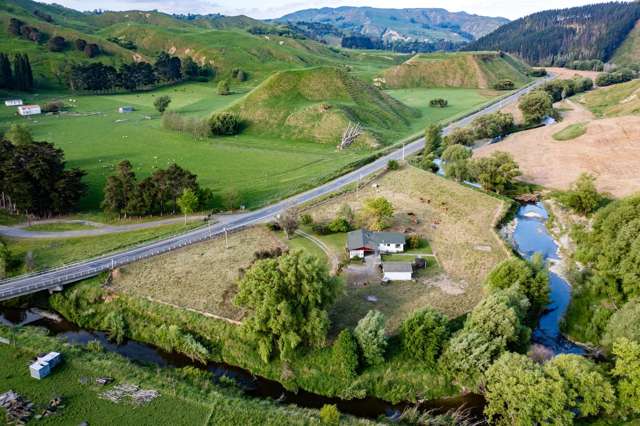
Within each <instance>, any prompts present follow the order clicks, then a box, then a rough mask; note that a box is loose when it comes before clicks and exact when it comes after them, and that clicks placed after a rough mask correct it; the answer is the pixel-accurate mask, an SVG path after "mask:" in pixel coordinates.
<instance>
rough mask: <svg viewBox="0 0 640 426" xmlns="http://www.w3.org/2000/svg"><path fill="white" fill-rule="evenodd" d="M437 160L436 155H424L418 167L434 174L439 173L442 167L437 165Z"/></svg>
mask: <svg viewBox="0 0 640 426" xmlns="http://www.w3.org/2000/svg"><path fill="white" fill-rule="evenodd" d="M435 159H436V156H435V154H434V153H430V154H427V155H423V156H422V159H421V160H420V163H419V164H418V166H419V167H420V168H421V169H422V170H426V171H428V172H432V173H437V172H438V170H440V167H439V166H438V165H437V164H436V162H435Z"/></svg>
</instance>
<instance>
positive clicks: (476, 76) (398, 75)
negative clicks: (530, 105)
mask: <svg viewBox="0 0 640 426" xmlns="http://www.w3.org/2000/svg"><path fill="white" fill-rule="evenodd" d="M527 71H528V69H527V66H526V65H524V64H523V63H522V62H520V61H518V60H517V59H515V58H513V57H511V56H509V55H505V54H499V53H495V52H470V53H435V54H419V55H416V56H414V57H413V58H411V59H409V60H408V61H406V62H405V63H403V64H401V65H398V66H396V67H393V68H389V69H388V70H386V71H385V72H384V73H383V79H384V83H385V86H386V87H388V88H393V89H400V88H413V87H465V88H480V89H487V88H492V87H493V85H494V84H495V83H497V82H498V81H500V80H504V79H507V80H511V81H513V83H514V84H515V85H516V86H521V85H523V84H525V83H526V82H528V81H529V78H528V77H527Z"/></svg>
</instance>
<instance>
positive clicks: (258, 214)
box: [0, 76, 554, 301]
mask: <svg viewBox="0 0 640 426" xmlns="http://www.w3.org/2000/svg"><path fill="white" fill-rule="evenodd" d="M550 78H554V76H550V77H547V78H545V79H541V80H538V81H537V82H535V83H533V84H531V85H529V86H526V87H524V88H522V89H520V90H518V91H517V92H515V93H513V94H512V95H510V96H508V97H506V98H504V99H502V100H500V101H497V102H495V103H493V104H490V105H488V106H486V107H484V108H482V109H480V110H478V111H477V112H475V113H472V114H470V115H468V116H466V117H464V118H461V119H459V120H457V121H455V122H453V123H452V124H450V125H449V126H447V127H446V128H445V129H444V131H443V133H444V134H445V135H446V134H448V133H449V132H451V131H452V130H454V129H455V128H459V127H464V126H467V125H469V124H470V123H471V122H472V121H473V120H474V119H476V118H477V117H479V116H482V115H485V114H488V113H493V112H496V111H500V110H501V109H502V108H504V107H505V106H507V105H510V104H512V103H514V102H516V101H517V100H518V99H519V98H520V96H522V95H524V94H526V93H528V92H530V91H531V90H533V89H535V88H536V87H538V86H540V85H541V84H544V83H545V82H546V81H548V79H550ZM423 147H424V138H420V139H417V140H415V141H414V142H411V143H408V144H406V145H404V146H403V147H402V148H398V149H396V150H395V151H392V152H391V153H389V154H387V155H384V156H382V157H380V158H378V159H377V160H375V161H373V162H371V163H369V164H366V165H364V166H362V167H361V168H359V169H357V170H354V171H352V172H350V173H347V174H345V175H343V176H340V177H339V178H336V179H334V180H333V181H330V182H327V183H325V184H323V185H320V186H318V187H316V188H314V189H311V190H309V191H306V192H303V193H300V194H297V195H294V196H292V197H290V198H288V199H285V200H283V201H280V202H277V203H275V204H272V205H270V206H267V207H263V208H261V209H259V210H256V211H253V212H249V213H245V214H242V215H238V216H237V218H233V219H231V220H229V221H228V222H226V223H216V224H213V225H208V226H204V227H200V228H197V229H194V230H191V231H189V232H186V233H184V234H180V235H176V236H172V237H169V238H165V239H162V240H158V241H154V242H150V243H145V244H142V245H140V246H136V247H132V248H129V249H126V250H123V251H120V252H116V253H110V254H107V255H105V256H101V257H98V258H94V259H88V260H84V261H80V262H77V263H74V264H71V265H66V266H63V267H60V268H55V269H50V270H45V271H42V272H39V273H35V274H30V275H23V276H19V277H16V278H12V279H10V280H3V281H0V301H1V300H7V299H12V298H15V297H19V296H22V295H26V294H31V293H35V292H38V291H42V290H50V291H51V290H60V289H62V287H63V286H64V285H65V284H69V283H73V282H77V281H80V280H83V279H86V278H90V277H93V276H96V275H99V274H100V273H102V272H105V271H108V270H111V269H113V268H115V267H118V266H122V265H126V264H128V263H132V262H135V261H138V260H141V259H146V258H149V257H152V256H156V255H159V254H162V253H166V252H169V251H172V250H176V249H178V248H180V247H185V246H187V245H190V244H194V243H197V242H200V241H204V240H208V239H211V238H214V237H218V236H220V235H223V234H224V233H225V232H229V231H237V230H240V229H243V228H245V227H248V226H251V225H255V224H257V223H262V222H265V221H268V220H270V219H272V218H274V217H275V216H277V215H278V214H280V213H281V212H283V211H284V210H286V209H288V208H290V207H292V206H297V205H301V204H304V203H307V202H309V201H311V200H314V199H316V198H318V197H323V196H326V195H328V194H331V193H333V192H335V191H337V190H339V189H341V188H343V187H345V186H347V185H350V184H354V183H358V182H360V181H361V179H362V178H364V177H366V176H369V175H370V174H372V173H375V172H377V171H379V170H382V169H384V168H385V167H386V166H387V163H388V161H389V160H401V159H403V158H404V157H405V156H408V155H412V154H415V153H417V152H419V151H421V150H422V149H423Z"/></svg>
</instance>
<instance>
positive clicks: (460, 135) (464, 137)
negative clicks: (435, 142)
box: [444, 127, 476, 146]
mask: <svg viewBox="0 0 640 426" xmlns="http://www.w3.org/2000/svg"><path fill="white" fill-rule="evenodd" d="M475 140H476V139H475V135H474V133H473V131H472V130H471V129H467V128H465V127H458V128H457V129H454V130H453V131H452V132H451V133H449V134H448V135H447V136H445V137H444V145H445V146H451V145H464V146H471V145H473V143H474V142H475Z"/></svg>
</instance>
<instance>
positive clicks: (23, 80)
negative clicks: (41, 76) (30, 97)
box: [13, 53, 33, 92]
mask: <svg viewBox="0 0 640 426" xmlns="http://www.w3.org/2000/svg"><path fill="white" fill-rule="evenodd" d="M13 79H14V81H13V82H14V84H13V88H14V89H16V90H20V91H22V92H29V91H31V90H33V73H32V71H31V64H30V63H29V57H28V56H27V55H21V54H20V53H18V54H16V58H15V61H14V64H13Z"/></svg>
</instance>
